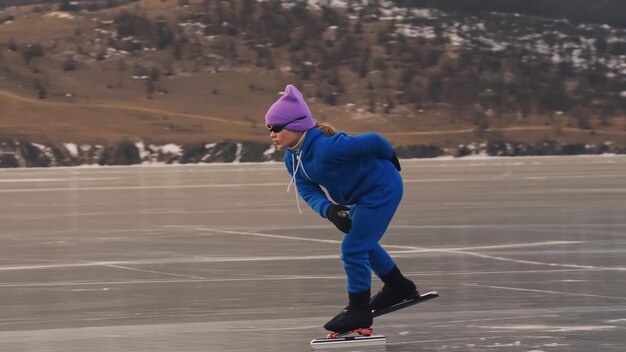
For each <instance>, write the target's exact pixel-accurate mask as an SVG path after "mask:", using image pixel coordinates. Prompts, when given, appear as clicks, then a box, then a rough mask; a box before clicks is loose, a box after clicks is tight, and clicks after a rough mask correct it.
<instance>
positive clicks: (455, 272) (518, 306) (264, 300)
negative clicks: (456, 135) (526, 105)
mask: <svg viewBox="0 0 626 352" xmlns="http://www.w3.org/2000/svg"><path fill="white" fill-rule="evenodd" d="M402 164H403V171H402V175H403V177H404V179H405V195H404V199H403V201H402V204H401V205H400V208H399V210H398V213H397V215H396V218H395V219H394V221H393V222H392V225H391V227H390V228H389V230H388V232H387V234H386V236H385V237H384V239H383V244H384V246H385V247H386V248H387V249H388V250H389V251H390V252H391V253H392V255H393V256H394V258H395V259H396V261H397V262H398V264H399V266H400V268H401V269H402V270H403V272H405V274H407V275H408V276H409V277H410V278H411V279H413V280H415V281H416V283H417V284H418V288H420V290H421V291H424V292H426V291H431V290H436V291H438V292H439V294H440V295H441V297H439V298H437V299H436V300H433V301H429V302H426V303H423V304H420V305H417V306H414V307H411V308H408V309H405V310H401V311H398V312H394V313H392V314H389V315H386V316H383V317H380V318H377V319H376V321H375V324H374V328H375V329H376V332H377V333H379V334H383V335H385V336H387V346H386V350H387V351H398V352H400V351H449V350H452V351H535V352H536V351H545V352H549V351H580V352H583V351H584V352H588V351H616V352H617V351H625V350H626V157H623V156H613V157H606V156H597V157H544V158H493V159H460V160H442V159H436V160H403V161H402ZM288 183H289V176H288V174H287V173H286V171H285V168H284V166H283V165H282V164H272V163H270V164H232V165H202V166H199V165H189V166H184V165H183V166H180V165H179V166H168V167H162V166H131V167H96V168H56V169H11V170H0V197H1V199H2V202H1V203H0V223H1V224H2V226H1V227H0V243H2V245H1V246H0V312H2V313H0V350H2V351H29V352H30V351H38V352H43V351H46V352H52V351H54V352H74V351H81V352H82V351H94V352H99V351H169V352H171V351H308V350H309V341H310V340H311V339H312V338H315V337H323V336H324V335H325V331H324V330H323V329H322V325H323V324H324V323H325V322H326V321H327V320H328V319H330V318H331V317H332V316H334V315H335V314H337V313H338V312H339V310H340V309H341V308H342V307H344V306H345V304H346V298H347V297H346V293H345V277H344V272H343V267H342V263H341V261H340V260H339V258H338V257H339V241H340V240H341V236H340V234H339V233H338V232H337V230H336V229H335V228H334V226H333V225H332V224H330V223H329V222H328V221H326V220H325V219H322V218H320V217H319V216H318V215H316V214H314V213H313V212H312V211H310V210H309V209H308V208H307V209H305V210H304V215H300V214H299V213H298V210H297V207H296V203H295V199H294V195H293V193H287V192H286V191H285V190H286V188H287V184H288ZM303 209H304V207H303ZM374 282H375V285H374V288H373V289H374V290H377V289H378V288H379V287H380V283H379V282H378V281H377V280H374ZM344 350H349V349H344Z"/></svg>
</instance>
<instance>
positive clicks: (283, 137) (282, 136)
mask: <svg viewBox="0 0 626 352" xmlns="http://www.w3.org/2000/svg"><path fill="white" fill-rule="evenodd" d="M302 133H303V132H301V131H291V130H288V129H286V128H283V129H281V130H280V132H275V131H273V130H271V129H270V139H271V140H272V143H273V144H274V145H275V146H276V148H278V149H285V148H287V147H293V146H294V145H296V144H297V143H298V141H299V140H300V137H302Z"/></svg>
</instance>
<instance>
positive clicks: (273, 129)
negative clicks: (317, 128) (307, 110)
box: [267, 116, 307, 133]
mask: <svg viewBox="0 0 626 352" xmlns="http://www.w3.org/2000/svg"><path fill="white" fill-rule="evenodd" d="M306 118H307V116H300V117H298V118H296V119H294V120H292V121H289V122H287V123H286V124H284V125H267V129H268V130H270V132H274V133H278V132H280V131H282V130H283V128H285V127H286V126H287V125H289V124H290V123H293V122H296V121H300V120H304V119H306Z"/></svg>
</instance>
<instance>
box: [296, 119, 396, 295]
mask: <svg viewBox="0 0 626 352" xmlns="http://www.w3.org/2000/svg"><path fill="white" fill-rule="evenodd" d="M392 155H393V148H392V146H391V144H390V143H389V142H388V141H387V140H386V139H385V138H383V137H382V136H381V135H379V134H376V133H367V134H363V135H358V136H349V135H347V134H345V133H343V132H341V133H337V134H336V135H334V136H326V135H325V134H323V133H322V132H321V131H320V130H318V129H317V128H312V129H310V130H308V131H307V133H306V136H305V137H304V141H303V144H302V147H301V149H300V150H299V151H294V150H291V149H287V151H286V153H285V165H286V167H287V170H288V171H289V173H290V174H291V175H292V181H293V182H294V183H295V186H296V188H297V189H298V193H299V194H300V196H301V197H302V198H303V199H304V200H305V201H306V202H307V203H308V204H309V206H310V207H311V208H312V209H313V210H315V211H316V212H317V213H319V214H320V215H321V216H322V217H326V210H327V209H328V207H329V206H330V205H331V204H332V203H331V201H330V200H329V199H328V198H327V197H326V194H325V193H324V191H323V190H322V188H321V187H324V188H325V189H326V190H327V192H328V194H329V195H330V197H331V198H332V200H333V201H334V202H335V203H337V204H341V205H347V206H350V212H349V217H350V219H351V220H352V229H351V230H350V231H349V233H347V234H346V235H345V236H344V238H343V241H342V243H341V259H342V260H343V262H344V267H345V270H346V274H347V278H348V280H347V281H348V292H351V293H357V292H362V291H365V290H368V289H369V288H370V286H371V271H372V270H373V271H374V273H376V275H378V276H383V275H385V274H387V273H389V272H390V271H391V269H393V267H394V262H393V260H392V259H391V257H390V256H389V254H387V252H386V251H385V250H384V249H383V248H382V247H381V246H380V245H379V244H378V241H379V240H380V239H381V237H382V236H383V234H384V233H385V231H386V230H387V227H388V226H389V223H390V222H391V219H392V217H393V215H394V213H395V211H396V209H397V208H398V205H399V204H400V200H401V199H402V190H403V186H402V177H401V176H400V173H399V172H398V171H397V170H396V169H395V167H394V166H393V164H392V163H391V162H390V161H389V160H390V159H391V157H392ZM320 186H321V187H320Z"/></svg>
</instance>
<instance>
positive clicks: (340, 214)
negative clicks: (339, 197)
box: [326, 204, 352, 233]
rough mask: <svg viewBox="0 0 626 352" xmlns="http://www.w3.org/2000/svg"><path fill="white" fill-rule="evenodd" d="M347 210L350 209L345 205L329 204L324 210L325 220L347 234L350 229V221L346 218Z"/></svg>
mask: <svg viewBox="0 0 626 352" xmlns="http://www.w3.org/2000/svg"><path fill="white" fill-rule="evenodd" d="M349 210H350V208H348V207H347V206H345V205H338V204H331V205H330V206H329V207H328V209H326V218H327V219H328V220H330V222H332V223H333V224H335V226H337V228H338V229H339V231H341V232H343V233H348V232H350V229H351V228H352V220H350V218H349V217H348V211H349Z"/></svg>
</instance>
